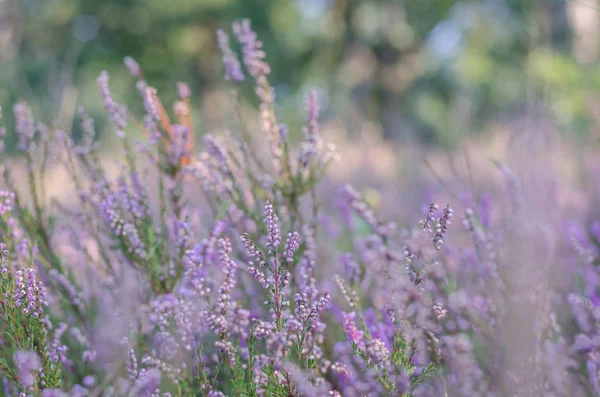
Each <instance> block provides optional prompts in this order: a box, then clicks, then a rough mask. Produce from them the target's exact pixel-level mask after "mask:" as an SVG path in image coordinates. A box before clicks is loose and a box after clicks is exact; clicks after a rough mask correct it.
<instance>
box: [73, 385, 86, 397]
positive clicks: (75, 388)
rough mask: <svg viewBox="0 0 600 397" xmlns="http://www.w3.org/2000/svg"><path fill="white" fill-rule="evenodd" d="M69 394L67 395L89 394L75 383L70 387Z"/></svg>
mask: <svg viewBox="0 0 600 397" xmlns="http://www.w3.org/2000/svg"><path fill="white" fill-rule="evenodd" d="M70 394H71V395H70V396H69V397H86V396H87V395H88V394H89V390H88V389H86V388H85V387H83V386H81V385H75V386H73V388H72V389H71V393H70Z"/></svg>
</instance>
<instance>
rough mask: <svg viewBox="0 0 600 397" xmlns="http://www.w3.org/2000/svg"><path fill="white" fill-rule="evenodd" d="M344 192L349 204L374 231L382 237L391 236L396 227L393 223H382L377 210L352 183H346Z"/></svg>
mask: <svg viewBox="0 0 600 397" xmlns="http://www.w3.org/2000/svg"><path fill="white" fill-rule="evenodd" d="M342 194H343V196H344V198H345V199H346V202H347V203H348V205H349V206H350V207H351V208H352V209H353V210H354V211H355V212H356V214H357V215H358V216H360V217H361V218H362V219H363V220H364V221H365V222H366V223H367V224H368V225H369V226H370V227H371V228H372V229H373V232H375V233H377V234H379V235H380V236H382V237H389V236H390V235H391V232H392V231H393V230H394V229H395V225H394V224H393V223H389V224H387V225H385V224H383V223H381V222H380V221H379V220H378V219H377V217H376V216H375V211H374V210H373V209H372V208H371V207H370V206H369V205H368V204H367V203H366V202H365V200H364V199H363V197H362V195H361V194H360V193H359V192H358V191H356V190H355V189H354V187H352V186H351V185H345V186H344V188H343V189H342Z"/></svg>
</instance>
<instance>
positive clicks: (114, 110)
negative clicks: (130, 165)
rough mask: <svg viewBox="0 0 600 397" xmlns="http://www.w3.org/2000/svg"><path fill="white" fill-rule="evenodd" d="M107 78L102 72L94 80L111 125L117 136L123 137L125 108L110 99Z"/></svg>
mask: <svg viewBox="0 0 600 397" xmlns="http://www.w3.org/2000/svg"><path fill="white" fill-rule="evenodd" d="M109 80H110V78H109V76H108V72H107V71H106V70H103V71H102V72H101V73H100V76H98V79H96V82H97V84H98V88H99V89H100V95H101V96H102V100H103V101H104V108H105V109H106V111H107V112H108V115H109V116H110V119H111V121H112V123H113V124H114V126H115V128H116V129H117V136H119V137H124V136H125V128H127V107H125V106H124V105H121V104H119V103H118V102H117V101H115V100H114V99H113V98H112V95H111V93H110V88H109V87H108V83H109Z"/></svg>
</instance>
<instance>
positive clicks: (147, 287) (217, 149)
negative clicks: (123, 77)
mask: <svg viewBox="0 0 600 397" xmlns="http://www.w3.org/2000/svg"><path fill="white" fill-rule="evenodd" d="M232 38H235V39H236V40H237V41H238V42H239V44H240V46H241V49H242V60H243V64H242V63H241V62H240V61H239V60H238V57H237V55H236V54H235V52H234V51H233V50H232V49H231V47H230V42H229V37H228V36H227V34H226V33H225V32H224V31H222V30H219V31H218V32H217V41H218V45H219V47H220V49H221V51H222V53H223V64H224V67H225V79H226V80H229V81H230V82H232V83H235V84H238V83H241V82H242V81H245V80H246V76H249V77H251V78H252V79H253V80H254V83H255V93H256V94H257V96H258V99H259V100H260V106H259V109H258V114H257V119H258V121H259V126H260V133H259V134H251V133H249V132H248V131H247V130H246V123H245V122H244V121H240V125H238V126H237V128H238V129H239V131H237V132H239V133H237V132H236V131H229V132H228V133H227V134H224V135H223V136H221V135H219V134H216V133H215V134H207V135H205V136H204V139H203V141H202V142H203V149H200V150H199V151H200V153H199V154H196V153H195V147H194V145H195V141H194V139H193V137H194V135H195V134H194V131H193V123H192V120H191V117H192V112H191V104H190V96H191V91H190V88H189V87H188V86H187V85H186V84H184V83H177V91H178V94H179V98H178V100H177V101H176V102H175V103H174V104H173V111H172V112H170V111H169V110H167V107H165V105H164V104H163V103H162V101H161V99H160V97H159V95H158V92H157V90H156V89H155V88H153V87H152V86H151V85H150V83H149V82H148V81H146V80H145V79H144V76H143V71H142V69H141V67H140V65H138V64H137V62H136V61H135V60H133V59H132V58H129V57H127V58H125V60H124V62H125V66H126V67H127V69H128V70H129V72H130V74H131V75H132V76H133V77H135V78H136V79H137V88H138V91H139V93H140V96H141V101H142V102H143V104H144V107H143V109H144V114H143V115H141V117H140V118H139V119H138V116H136V115H135V114H133V113H132V112H130V111H129V110H128V109H127V107H125V106H124V105H121V104H119V103H118V102H117V101H116V100H115V99H114V98H113V95H112V93H111V91H110V87H109V76H108V73H107V72H102V73H101V74H100V76H99V78H98V81H97V83H98V86H99V89H100V95H101V97H102V99H103V102H104V105H105V108H106V110H107V112H108V114H109V117H110V120H111V122H112V124H113V127H114V129H115V130H116V131H117V133H118V135H119V136H121V137H122V139H121V140H120V142H119V143H120V144H121V145H122V149H123V157H122V159H121V160H122V161H120V162H119V167H117V168H118V171H117V175H115V174H114V172H112V171H109V169H108V168H107V167H105V165H104V164H103V161H102V156H101V153H100V152H99V151H98V145H97V142H95V141H94V140H95V136H96V132H95V130H94V123H93V120H91V119H90V118H89V116H87V115H86V113H85V111H84V110H83V109H81V110H80V112H79V117H80V125H79V127H80V129H81V131H82V132H83V138H82V141H81V142H80V143H78V144H76V143H75V141H74V140H73V138H72V137H71V135H70V133H69V132H68V131H67V129H65V128H61V126H59V125H53V126H52V127H47V126H45V125H43V124H41V123H36V122H35V120H34V118H33V114H32V112H31V109H29V107H28V106H27V105H26V104H25V103H20V104H18V105H16V106H15V108H14V112H15V118H16V120H17V123H16V132H17V134H18V135H19V142H20V145H19V147H20V149H21V150H22V151H23V153H24V154H25V155H26V157H27V171H28V181H27V185H28V187H29V196H30V199H29V200H24V199H22V198H21V197H20V196H19V195H17V194H16V193H14V192H16V191H18V189H16V185H15V180H14V178H13V176H12V173H11V170H10V169H8V167H7V168H6V169H3V180H4V184H5V185H6V186H4V187H3V189H5V190H1V191H0V222H1V224H0V240H2V241H4V243H2V244H1V245H0V259H1V265H2V277H0V305H1V306H2V309H3V310H2V313H0V322H1V324H2V325H1V326H0V338H1V346H2V349H0V359H1V360H0V377H2V379H3V383H4V386H5V387H4V389H3V390H4V392H5V395H10V396H17V395H19V396H36V397H38V396H42V397H47V396H50V397H52V396H69V397H83V396H106V397H109V396H110V397H113V396H114V397H121V396H123V397H125V396H140V397H184V396H185V397H187V396H238V395H245V396H307V397H308V396H350V397H354V396H356V397H358V396H380V395H381V396H401V397H418V396H505V395H531V396H538V395H548V396H566V395H569V396H577V397H578V396H588V395H600V380H599V379H600V331H599V330H600V309H599V305H600V297H599V293H598V291H600V272H599V270H598V269H599V267H598V263H600V262H599V261H598V255H599V253H600V237H599V236H600V233H598V225H597V224H596V223H592V224H591V225H589V226H590V227H589V233H584V232H582V229H581V228H578V227H577V225H576V224H571V225H569V226H568V227H567V228H566V229H567V230H566V233H563V234H565V237H564V238H562V235H561V233H558V232H556V230H558V229H559V228H557V227H555V225H554V224H552V223H551V222H550V221H549V220H548V219H547V218H546V217H544V216H542V217H537V218H536V217H534V213H532V212H528V211H526V209H527V201H526V200H525V199H522V197H520V196H519V194H524V193H523V192H522V191H520V192H521V193H515V192H516V190H514V189H512V190H510V194H511V196H510V200H506V202H508V203H509V205H504V202H505V201H504V200H500V199H498V200H497V202H494V203H493V205H490V203H489V200H488V201H485V200H484V199H483V198H482V197H479V196H477V195H475V193H474V192H472V193H473V194H469V193H468V192H467V193H465V194H464V195H463V196H461V197H460V198H457V200H460V202H457V203H456V205H457V206H460V207H464V208H465V210H464V212H463V214H462V216H461V218H462V219H461V221H462V226H463V228H462V229H463V230H458V228H456V229H455V227H454V226H453V225H451V220H452V218H453V216H455V214H454V211H453V209H452V208H451V206H450V205H446V206H445V207H440V206H438V205H437V204H435V203H432V204H431V205H429V206H428V207H425V210H424V212H425V218H424V219H423V220H422V221H421V222H420V227H419V223H418V222H414V224H408V225H404V226H405V228H399V227H398V226H397V225H396V223H394V222H388V221H383V220H382V219H386V218H385V217H384V216H382V215H381V214H379V213H378V211H376V209H375V207H374V206H373V205H371V204H370V203H369V202H368V200H367V199H366V196H365V195H363V194H361V192H360V190H359V189H356V188H354V187H353V186H351V185H350V184H348V185H344V186H342V187H341V188H340V189H339V192H340V194H338V195H337V196H336V197H335V199H334V200H333V201H334V204H333V205H330V204H331V203H328V202H327V200H325V198H327V197H325V195H322V194H321V191H320V190H319V181H320V180H321V179H322V178H323V176H324V174H325V171H326V169H327V167H328V166H329V165H330V163H331V162H332V161H333V160H334V159H335V158H336V152H335V150H334V148H333V147H332V146H331V145H329V144H327V143H326V139H325V138H326V136H325V134H323V135H322V134H321V132H322V131H321V128H320V124H319V103H318V95H317V93H316V92H314V91H313V92H310V94H309V96H308V99H307V103H306V113H307V116H306V126H305V127H304V128H303V129H302V132H303V133H302V134H298V135H299V136H301V142H298V144H297V145H296V143H295V142H292V140H291V138H290V135H289V134H288V129H287V126H286V125H285V124H283V123H281V122H280V121H279V120H278V117H277V112H276V111H275V107H274V100H275V91H274V89H273V87H271V86H270V84H269V81H268V78H267V77H268V75H269V74H270V67H269V65H268V64H267V62H266V53H265V52H264V50H263V49H262V43H261V42H260V41H259V40H258V37H257V35H256V33H255V32H253V31H252V29H251V25H250V22H249V21H248V20H243V21H239V22H236V23H235V24H234V25H233V36H232ZM243 68H245V69H246V71H247V73H245V72H244V71H243ZM140 108H141V107H140ZM131 109H135V107H133V106H132V107H131ZM240 113H241V112H240ZM172 120H173V121H172ZM134 126H139V127H140V128H141V129H142V132H143V133H144V134H145V135H146V138H145V139H144V140H142V141H141V142H136V144H134V142H132V141H131V139H130V137H128V136H127V134H125V130H126V129H127V128H133V127H134ZM264 148H267V150H262V149H264ZM265 152H267V153H268V154H264V155H263V153H265ZM265 157H266V158H265ZM49 159H52V160H55V161H51V162H50V163H52V164H55V165H56V166H60V167H64V169H66V171H67V173H68V174H69V176H70V178H71V180H72V182H73V186H74V187H75V189H76V190H75V193H76V194H74V195H73V202H70V203H61V202H60V200H55V201H54V202H53V205H51V206H48V205H47V202H48V200H46V199H45V196H44V195H43V194H42V192H43V191H44V186H45V183H46V180H45V179H44V178H43V175H44V174H45V169H46V168H47V167H48V164H49ZM505 174H506V175H508V173H507V172H505ZM510 175H511V180H510V183H511V184H515V183H516V182H515V178H518V176H517V174H516V173H510ZM520 200H521V201H520ZM428 201H429V200H428ZM480 201H481V202H480ZM484 201H485V202H484ZM515 203H516V204H518V205H515ZM67 204H68V205H67ZM335 206H338V207H340V208H341V209H342V213H341V214H340V216H337V217H336V216H335V215H334V214H333V212H332V213H331V214H328V218H327V222H329V223H334V224H339V225H340V227H338V228H336V230H337V231H336V233H330V232H329V231H328V228H327V227H325V225H324V220H323V219H324V218H323V217H322V215H323V209H324V208H325V209H327V210H328V209H330V208H332V207H335ZM457 208H458V207H457ZM492 209H493V210H494V211H496V212H497V213H499V214H500V215H499V216H496V217H492V214H491V211H492ZM456 216H458V214H457V215H456ZM496 218H497V219H496ZM498 219H500V220H498ZM355 220H356V221H359V222H361V226H360V227H354V226H355V225H354V223H355V222H354V221H355ZM511 222H512V223H511ZM457 223H458V224H460V223H459V222H457ZM57 226H58V227H57ZM344 226H348V227H344ZM413 226H415V227H413ZM454 236H456V237H454ZM542 237H543V238H542ZM282 239H285V241H282ZM442 247H443V249H442ZM336 258H337V259H336ZM563 261H564V262H566V263H569V266H572V267H571V268H569V271H568V272H566V273H564V274H562V273H561V274H560V275H558V277H557V278H559V279H560V280H559V282H558V283H551V282H550V281H549V278H550V276H551V273H552V272H551V270H552V269H555V268H554V267H551V266H554V265H555V262H556V263H558V262H563ZM557 268H560V267H557ZM42 280H43V281H42ZM555 286H556V288H555Z"/></svg>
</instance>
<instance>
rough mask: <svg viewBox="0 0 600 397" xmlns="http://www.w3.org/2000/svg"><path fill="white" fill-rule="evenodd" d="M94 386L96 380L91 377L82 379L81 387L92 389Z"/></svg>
mask: <svg viewBox="0 0 600 397" xmlns="http://www.w3.org/2000/svg"><path fill="white" fill-rule="evenodd" d="M95 384H96V379H95V378H94V377H93V376H91V375H88V376H86V377H85V378H83V385H84V386H85V387H87V388H88V389H90V388H92V387H94V385H95Z"/></svg>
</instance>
